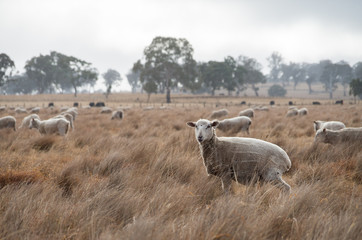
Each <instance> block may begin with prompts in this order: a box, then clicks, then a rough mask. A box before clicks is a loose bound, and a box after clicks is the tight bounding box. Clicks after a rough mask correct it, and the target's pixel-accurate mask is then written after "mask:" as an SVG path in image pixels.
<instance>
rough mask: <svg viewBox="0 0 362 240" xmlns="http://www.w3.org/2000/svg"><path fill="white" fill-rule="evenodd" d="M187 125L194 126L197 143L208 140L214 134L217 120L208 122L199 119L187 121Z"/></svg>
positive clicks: (217, 123)
mask: <svg viewBox="0 0 362 240" xmlns="http://www.w3.org/2000/svg"><path fill="white" fill-rule="evenodd" d="M186 124H187V125H188V126H189V127H193V128H195V137H196V140H197V141H198V142H199V143H202V142H204V141H207V140H210V139H211V138H212V137H213V136H214V134H215V128H217V126H218V125H219V121H217V120H214V121H212V122H210V121H209V120H206V119H200V120H198V121H197V122H187V123H186Z"/></svg>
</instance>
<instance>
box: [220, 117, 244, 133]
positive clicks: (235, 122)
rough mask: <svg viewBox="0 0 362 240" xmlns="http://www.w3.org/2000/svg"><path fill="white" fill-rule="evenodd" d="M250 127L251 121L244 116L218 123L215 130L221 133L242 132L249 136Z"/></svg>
mask: <svg viewBox="0 0 362 240" xmlns="http://www.w3.org/2000/svg"><path fill="white" fill-rule="evenodd" d="M250 125H251V119H250V118H249V117H245V116H239V117H234V118H227V119H224V120H222V121H220V122H219V126H218V127H217V129H220V130H221V131H223V132H228V131H230V132H231V133H237V132H239V131H244V132H247V133H248V134H249V127H250Z"/></svg>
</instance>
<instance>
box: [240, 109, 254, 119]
mask: <svg viewBox="0 0 362 240" xmlns="http://www.w3.org/2000/svg"><path fill="white" fill-rule="evenodd" d="M239 116H246V117H250V118H252V117H254V110H253V109H251V108H248V109H245V110H243V111H240V112H239Z"/></svg>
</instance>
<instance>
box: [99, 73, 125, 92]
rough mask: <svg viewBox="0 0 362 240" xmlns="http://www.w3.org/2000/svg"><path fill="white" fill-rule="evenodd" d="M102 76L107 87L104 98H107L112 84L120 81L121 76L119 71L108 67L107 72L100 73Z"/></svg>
mask: <svg viewBox="0 0 362 240" xmlns="http://www.w3.org/2000/svg"><path fill="white" fill-rule="evenodd" d="M102 77H103V78H104V84H105V85H106V87H107V92H106V98H108V95H109V94H111V90H112V85H113V84H118V83H120V82H121V81H122V77H121V74H119V72H117V71H116V70H113V69H108V71H107V72H105V73H103V74H102Z"/></svg>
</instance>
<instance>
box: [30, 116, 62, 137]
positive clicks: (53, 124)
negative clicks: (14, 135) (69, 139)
mask: <svg viewBox="0 0 362 240" xmlns="http://www.w3.org/2000/svg"><path fill="white" fill-rule="evenodd" d="M29 128H30V129H32V128H36V129H38V130H39V132H40V133H41V134H53V133H57V134H59V135H61V136H64V135H65V134H67V132H68V129H69V122H68V121H67V120H66V119H64V118H54V119H48V120H43V121H41V120H39V119H36V118H32V119H31V121H30V126H29Z"/></svg>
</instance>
